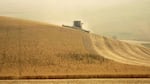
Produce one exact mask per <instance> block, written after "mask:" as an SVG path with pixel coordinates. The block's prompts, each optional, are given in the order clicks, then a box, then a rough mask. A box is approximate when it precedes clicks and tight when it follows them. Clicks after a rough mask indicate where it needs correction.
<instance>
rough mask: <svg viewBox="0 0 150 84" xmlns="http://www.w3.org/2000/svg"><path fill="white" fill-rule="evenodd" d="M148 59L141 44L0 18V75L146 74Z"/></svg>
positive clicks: (149, 69)
mask: <svg viewBox="0 0 150 84" xmlns="http://www.w3.org/2000/svg"><path fill="white" fill-rule="evenodd" d="M149 59H150V49H148V48H145V47H143V46H136V45H132V44H128V43H125V42H121V41H117V40H113V39H110V38H106V37H102V36H98V35H94V34H90V33H86V32H83V31H80V30H74V29H70V28H65V27H60V26H56V25H50V24H45V23H40V22H34V21H28V20H20V19H15V18H9V17H2V16H1V17H0V78H34V77H35V78H36V77H37V78H38V77H43V78H59V77H66V78H69V77H109V76H111V77H113V76H114V77H117V76H118V77H120V76H124V77H125V76H134V75H135V76H148V77H150V67H149V66H150V62H149Z"/></svg>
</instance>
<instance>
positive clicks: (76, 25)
mask: <svg viewBox="0 0 150 84" xmlns="http://www.w3.org/2000/svg"><path fill="white" fill-rule="evenodd" d="M82 25H83V23H82V22H81V21H73V26H68V25H62V27H68V28H72V29H78V30H81V31H84V32H87V33H90V31H88V30H85V29H83V28H82Z"/></svg>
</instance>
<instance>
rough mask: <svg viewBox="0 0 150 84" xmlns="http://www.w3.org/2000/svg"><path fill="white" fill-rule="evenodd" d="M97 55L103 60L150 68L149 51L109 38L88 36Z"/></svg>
mask: <svg viewBox="0 0 150 84" xmlns="http://www.w3.org/2000/svg"><path fill="white" fill-rule="evenodd" d="M90 37H91V40H92V42H93V46H94V48H95V50H96V51H97V53H99V54H100V55H102V56H104V57H105V58H108V59H111V60H114V61H117V62H120V63H125V64H132V65H144V66H150V49H148V48H144V47H143V46H139V45H132V44H128V43H125V42H121V41H118V40H114V39H111V38H109V39H108V38H106V37H102V36H97V35H94V34H92V35H90Z"/></svg>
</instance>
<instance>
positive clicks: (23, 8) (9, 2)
mask: <svg viewBox="0 0 150 84" xmlns="http://www.w3.org/2000/svg"><path fill="white" fill-rule="evenodd" d="M0 15H1V16H13V17H18V18H24V19H31V20H37V21H41V22H47V23H53V24H58V25H61V24H67V25H72V21H73V20H78V19H79V20H82V21H83V22H84V25H85V29H89V30H91V31H93V32H94V33H97V34H100V35H106V36H117V37H118V38H121V39H135V40H150V0H0Z"/></svg>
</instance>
